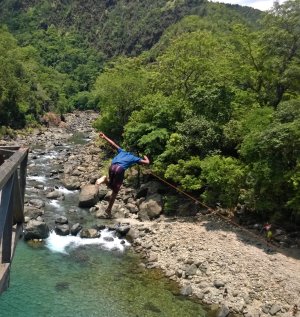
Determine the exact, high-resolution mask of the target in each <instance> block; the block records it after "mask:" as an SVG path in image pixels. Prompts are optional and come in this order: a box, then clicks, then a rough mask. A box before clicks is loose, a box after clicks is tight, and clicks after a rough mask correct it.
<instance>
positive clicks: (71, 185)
mask: <svg viewBox="0 0 300 317" xmlns="http://www.w3.org/2000/svg"><path fill="white" fill-rule="evenodd" d="M63 184H64V186H65V187H66V188H67V189H69V190H75V189H79V188H80V181H79V180H78V177H75V176H66V177H65V179H64V180H63Z"/></svg>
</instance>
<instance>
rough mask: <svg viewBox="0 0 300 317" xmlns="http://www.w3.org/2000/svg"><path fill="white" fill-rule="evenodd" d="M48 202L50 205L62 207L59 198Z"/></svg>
mask: <svg viewBox="0 0 300 317" xmlns="http://www.w3.org/2000/svg"><path fill="white" fill-rule="evenodd" d="M48 204H49V205H50V206H53V207H55V208H60V207H61V206H60V204H59V202H58V200H55V199H53V200H50V201H49V202H48Z"/></svg>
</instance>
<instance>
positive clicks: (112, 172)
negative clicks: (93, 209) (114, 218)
mask: <svg viewBox="0 0 300 317" xmlns="http://www.w3.org/2000/svg"><path fill="white" fill-rule="evenodd" d="M124 172H125V170H124V169H123V168H122V167H121V166H119V165H112V166H111V167H110V169H109V181H108V185H107V186H108V187H109V188H110V189H112V194H111V197H110V200H109V204H108V207H107V209H106V213H107V215H108V216H109V217H111V215H112V213H111V211H112V207H113V204H114V202H115V200H116V197H117V195H118V192H119V190H120V188H121V186H122V183H123V180H124Z"/></svg>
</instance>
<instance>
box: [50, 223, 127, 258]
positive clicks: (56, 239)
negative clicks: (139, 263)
mask: <svg viewBox="0 0 300 317" xmlns="http://www.w3.org/2000/svg"><path fill="white" fill-rule="evenodd" d="M105 237H110V238H113V240H112V241H106V240H105ZM121 241H122V239H119V238H117V237H114V236H113V232H112V231H109V230H108V229H104V230H102V231H101V237H100V238H93V239H88V238H80V237H79V236H76V237H75V236H71V235H68V236H59V235H57V234H56V233H55V232H54V231H51V233H50V235H49V237H48V238H47V239H46V240H45V242H46V247H47V248H48V249H49V250H51V251H52V252H58V253H64V254H68V252H67V251H66V249H67V248H70V249H76V248H78V247H80V246H83V245H101V246H102V248H103V249H106V250H119V251H121V252H123V251H124V250H125V249H126V248H127V247H129V246H130V243H129V242H128V241H126V240H124V241H125V243H124V244H121Z"/></svg>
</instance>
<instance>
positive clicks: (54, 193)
mask: <svg viewBox="0 0 300 317" xmlns="http://www.w3.org/2000/svg"><path fill="white" fill-rule="evenodd" d="M60 196H62V193H60V192H59V191H58V190H54V191H52V192H50V193H48V194H47V195H46V197H47V198H48V199H57V198H58V197H60Z"/></svg>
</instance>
